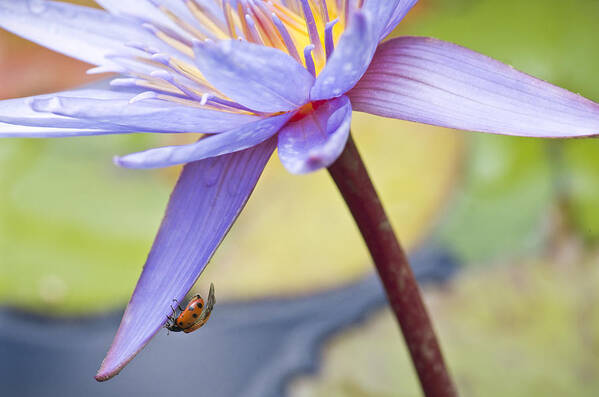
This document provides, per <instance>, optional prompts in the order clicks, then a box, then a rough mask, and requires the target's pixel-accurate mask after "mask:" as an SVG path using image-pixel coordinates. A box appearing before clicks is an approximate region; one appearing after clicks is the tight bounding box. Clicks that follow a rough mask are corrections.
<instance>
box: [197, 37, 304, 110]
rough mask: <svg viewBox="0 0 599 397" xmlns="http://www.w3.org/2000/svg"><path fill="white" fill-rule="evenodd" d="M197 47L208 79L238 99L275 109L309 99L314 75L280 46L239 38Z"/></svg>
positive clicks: (252, 106) (251, 105)
mask: <svg viewBox="0 0 599 397" xmlns="http://www.w3.org/2000/svg"><path fill="white" fill-rule="evenodd" d="M194 47H195V48H194V49H195V53H196V64H197V65H198V67H199V69H200V70H201V71H202V73H203V74H204V76H205V77H206V79H207V80H208V81H209V82H210V83H211V84H212V85H214V87H216V88H217V89H218V90H219V91H221V92H222V93H223V94H225V95H226V96H228V97H229V98H231V99H233V100H234V101H235V102H238V103H240V104H242V105H244V106H247V107H248V108H250V109H253V110H256V111H260V112H273V113H274V112H279V111H290V110H294V109H297V108H298V107H300V106H302V105H304V104H305V103H306V102H308V99H309V95H310V87H311V86H312V84H313V83H314V77H313V76H312V75H311V74H310V73H308V71H307V70H306V69H305V68H304V67H303V66H302V65H300V64H299V63H298V62H297V61H296V60H295V59H293V58H292V57H290V56H289V55H287V54H285V53H284V52H282V51H280V50H277V49H275V48H270V47H265V46H261V45H257V44H253V43H248V42H242V41H237V40H225V41H221V42H219V43H211V42H205V43H199V42H198V43H196V45H195V46H194Z"/></svg>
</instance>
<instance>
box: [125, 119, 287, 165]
mask: <svg viewBox="0 0 599 397" xmlns="http://www.w3.org/2000/svg"><path fill="white" fill-rule="evenodd" d="M292 115H293V114H291V113H286V114H283V115H280V116H274V117H269V118H267V119H263V120H259V121H255V122H253V123H250V124H246V125H243V126H241V127H239V128H236V129H234V130H232V131H227V132H223V133H221V134H216V135H211V136H209V137H206V138H204V139H201V140H199V141H198V142H196V143H192V144H190V145H180V146H166V147H160V148H156V149H150V150H146V151H145V152H140V153H133V154H129V155H127V156H123V157H119V158H116V159H115V163H116V164H117V165H120V166H121V167H128V168H157V167H168V166H171V165H176V164H184V163H189V162H192V161H197V160H202V159H205V158H208V157H215V156H220V155H223V154H227V153H232V152H237V151H239V150H244V149H247V148H249V147H252V146H255V145H257V144H259V143H262V142H264V141H265V140H266V139H268V138H270V137H271V136H273V135H274V134H276V133H277V132H278V131H279V130H280V129H281V127H282V126H283V125H284V124H285V123H286V122H287V121H288V120H289V119H290V118H291V116H292Z"/></svg>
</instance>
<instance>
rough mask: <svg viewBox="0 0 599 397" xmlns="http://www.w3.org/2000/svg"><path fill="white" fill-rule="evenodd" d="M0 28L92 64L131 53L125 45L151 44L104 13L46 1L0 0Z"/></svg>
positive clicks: (144, 35) (139, 31)
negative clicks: (115, 54)
mask: <svg viewBox="0 0 599 397" xmlns="http://www.w3.org/2000/svg"><path fill="white" fill-rule="evenodd" d="M0 27H1V28H4V29H6V30H9V31H11V32H13V33H15V34H16V35H19V36H22V37H24V38H26V39H28V40H31V41H33V42H36V43H38V44H40V45H43V46H44V47H47V48H50V49H52V50H54V51H58V52H61V53H63V54H65V55H68V56H70V57H73V58H77V59H80V60H82V61H85V62H89V63H92V64H95V65H99V64H111V62H110V60H108V59H107V58H106V56H107V55H109V54H114V53H131V52H132V51H133V50H132V49H131V48H129V47H126V45H125V44H126V43H127V42H131V41H140V42H148V41H150V42H151V43H153V42H154V41H152V36H151V35H150V34H149V33H148V32H146V31H145V30H144V29H142V28H141V27H139V26H136V25H134V24H131V23H130V22H129V21H127V20H125V19H122V18H119V17H117V16H113V15H110V14H109V13H107V12H105V11H102V10H97V9H93V8H89V7H82V6H77V5H74V4H67V3H63V2H55V1H45V0H31V1H20V0H19V1H15V0H0ZM156 42H157V41H156Z"/></svg>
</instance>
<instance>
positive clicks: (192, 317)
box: [164, 283, 216, 334]
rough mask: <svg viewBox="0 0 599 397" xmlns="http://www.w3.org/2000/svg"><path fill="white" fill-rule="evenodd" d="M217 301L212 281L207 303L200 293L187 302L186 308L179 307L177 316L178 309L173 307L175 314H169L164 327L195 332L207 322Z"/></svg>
mask: <svg viewBox="0 0 599 397" xmlns="http://www.w3.org/2000/svg"><path fill="white" fill-rule="evenodd" d="M215 303H216V299H215V297H214V284H212V283H210V292H209V293H208V301H207V302H206V304H204V299H202V297H201V296H200V295H196V296H194V297H193V298H191V300H190V301H189V303H187V306H186V307H185V309H181V308H179V310H180V313H179V315H178V316H176V317H175V315H176V311H175V309H174V308H173V314H172V315H170V316H167V322H166V324H165V326H164V327H165V328H166V329H168V330H169V331H173V332H181V331H183V332H185V333H186V334H188V333H190V332H193V331H195V330H196V329H198V328H201V327H202V326H203V325H204V324H206V322H207V321H208V318H210V313H211V312H212V308H213V307H214V304H215Z"/></svg>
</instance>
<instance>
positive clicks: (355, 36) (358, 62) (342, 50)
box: [310, 12, 378, 101]
mask: <svg viewBox="0 0 599 397" xmlns="http://www.w3.org/2000/svg"><path fill="white" fill-rule="evenodd" d="M371 18H372V17H371V16H370V14H367V13H364V12H356V13H354V14H353V16H352V18H351V20H350V23H349V26H348V28H347V30H346V31H345V32H344V33H343V35H342V36H341V38H340V39H339V43H338V44H337V46H336V47H335V51H333V54H332V55H331V57H330V58H329V60H328V61H327V64H326V66H325V67H324V69H323V70H322V72H321V73H320V74H319V75H318V77H317V78H316V81H315V82H314V86H313V87H312V90H311V92H310V99H311V100H313V101H318V100H323V99H330V98H334V97H338V96H340V95H343V94H344V93H345V92H347V91H349V90H350V89H351V88H352V87H353V86H354V85H355V84H356V83H357V82H358V80H359V79H360V78H361V77H362V75H363V74H364V72H366V69H367V68H368V65H369V64H370V60H371V59H372V56H373V54H374V52H375V50H376V46H377V44H378V40H377V39H375V31H374V28H373V25H372V24H371Z"/></svg>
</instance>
